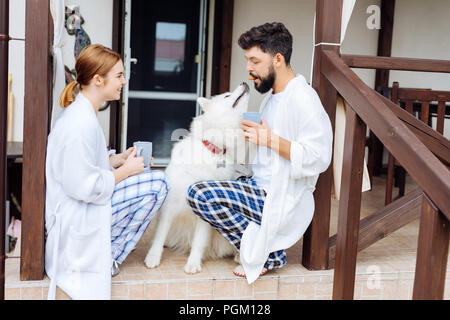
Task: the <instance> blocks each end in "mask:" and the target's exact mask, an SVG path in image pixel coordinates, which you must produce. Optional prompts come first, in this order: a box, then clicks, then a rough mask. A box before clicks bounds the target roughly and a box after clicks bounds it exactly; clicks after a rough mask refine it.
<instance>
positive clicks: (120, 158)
mask: <svg viewBox="0 0 450 320" xmlns="http://www.w3.org/2000/svg"><path fill="white" fill-rule="evenodd" d="M133 149H134V148H133V147H130V148H128V149H127V150H126V151H125V152H123V153H119V154H113V155H111V156H110V157H109V163H110V165H111V167H113V168H114V169H116V168H119V167H121V166H122V165H123V164H124V163H125V161H126V160H127V159H128V157H129V156H130V154H131V152H133Z"/></svg>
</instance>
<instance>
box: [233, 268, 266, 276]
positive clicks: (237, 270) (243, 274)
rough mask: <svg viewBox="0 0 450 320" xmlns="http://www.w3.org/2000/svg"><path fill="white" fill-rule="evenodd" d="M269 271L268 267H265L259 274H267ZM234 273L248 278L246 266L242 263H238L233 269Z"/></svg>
mask: <svg viewBox="0 0 450 320" xmlns="http://www.w3.org/2000/svg"><path fill="white" fill-rule="evenodd" d="M267 271H269V270H268V269H267V268H263V269H262V271H261V273H260V274H259V276H260V277H261V276H263V275H265V274H266V273H267ZM233 273H234V275H235V276H238V277H242V278H246V276H245V271H244V268H243V267H242V266H241V265H238V266H237V267H236V268H235V269H234V270H233Z"/></svg>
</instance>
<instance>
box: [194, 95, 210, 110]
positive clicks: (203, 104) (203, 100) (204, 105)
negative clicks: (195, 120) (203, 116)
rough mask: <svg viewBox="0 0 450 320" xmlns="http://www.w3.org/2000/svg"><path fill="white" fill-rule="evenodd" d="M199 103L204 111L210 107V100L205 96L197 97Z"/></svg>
mask: <svg viewBox="0 0 450 320" xmlns="http://www.w3.org/2000/svg"><path fill="white" fill-rule="evenodd" d="M197 102H198V104H199V105H200V107H201V108H202V110H203V112H206V109H208V105H209V100H208V99H206V98H203V97H200V98H198V99H197Z"/></svg>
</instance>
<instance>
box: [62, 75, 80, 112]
mask: <svg viewBox="0 0 450 320" xmlns="http://www.w3.org/2000/svg"><path fill="white" fill-rule="evenodd" d="M77 84H78V82H76V81H72V82H71V83H69V84H68V85H67V86H66V87H65V88H64V90H63V92H62V93H61V97H60V98H59V104H60V105H61V107H63V108H66V107H68V106H69V105H70V104H71V103H72V102H73V100H74V90H75V86H76V85H77Z"/></svg>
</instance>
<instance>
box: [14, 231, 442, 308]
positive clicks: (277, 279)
mask: <svg viewBox="0 0 450 320" xmlns="http://www.w3.org/2000/svg"><path fill="white" fill-rule="evenodd" d="M394 238H395V237H394ZM387 239H388V238H387ZM400 240H402V239H400V238H398V237H397V239H392V241H400ZM382 241H384V240H382ZM146 250H147V248H146V247H145V248H144V247H139V248H137V249H136V251H134V252H133V253H132V254H130V256H129V257H128V259H127V260H129V261H128V262H127V263H124V265H122V266H121V272H120V274H119V275H118V276H117V277H114V278H113V281H112V299H114V300H146V299H149V300H167V299H168V300H179V299H182V300H191V299H193V300H204V299H206V300H222V299H239V300H241V299H242V300H252V299H256V300H265V299H269V300H276V299H289V300H292V299H301V300H320V299H326V300H329V299H331V297H332V289H333V270H319V271H309V270H307V269H305V268H304V267H303V266H302V265H301V264H300V260H299V259H300V253H301V242H300V243H299V244H297V245H296V246H294V247H293V248H291V249H290V250H288V253H287V255H288V266H286V267H285V268H283V269H280V270H276V271H271V272H269V273H267V274H266V275H265V276H263V277H261V278H260V279H258V280H257V281H255V282H254V283H253V284H251V285H248V284H247V282H246V281H245V280H244V279H241V278H237V277H236V276H234V275H233V273H232V270H233V269H234V267H235V266H236V264H235V263H234V262H233V259H232V258H229V259H220V260H214V261H211V260H210V261H205V262H204V264H203V270H202V272H200V273H198V274H195V275H188V274H185V273H184V272H183V266H184V263H185V261H186V259H187V255H184V254H177V253H174V252H170V251H169V250H166V251H165V252H164V257H163V260H162V263H161V265H160V267H159V268H156V269H147V268H146V267H145V266H144V264H143V258H144V257H145V254H146ZM367 251H369V249H366V250H364V251H362V252H361V253H360V254H359V257H358V262H357V270H356V281H355V295H354V298H355V299H370V300H381V299H382V300H409V299H411V297H412V288H413V283H414V267H415V265H414V261H413V260H415V259H414V258H412V257H411V253H412V252H411V251H406V252H405V253H404V254H400V256H398V257H397V258H396V259H395V260H394V259H393V256H391V255H390V254H389V253H388V252H389V251H384V252H385V253H384V254H383V253H382V252H381V250H379V249H378V250H376V251H372V252H367ZM391 259H392V260H391ZM6 270H7V282H6V299H7V300H9V299H14V300H15V299H18V300H45V299H46V297H47V292H48V287H49V279H48V278H47V277H45V278H44V280H42V281H20V280H19V279H18V278H19V259H8V260H7V266H6ZM56 296H57V299H58V300H66V299H70V298H69V297H68V296H67V295H66V294H65V293H64V292H63V291H62V290H60V289H59V288H58V289H57V295H56ZM445 299H446V300H449V299H450V269H448V270H447V280H446V290H445Z"/></svg>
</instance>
